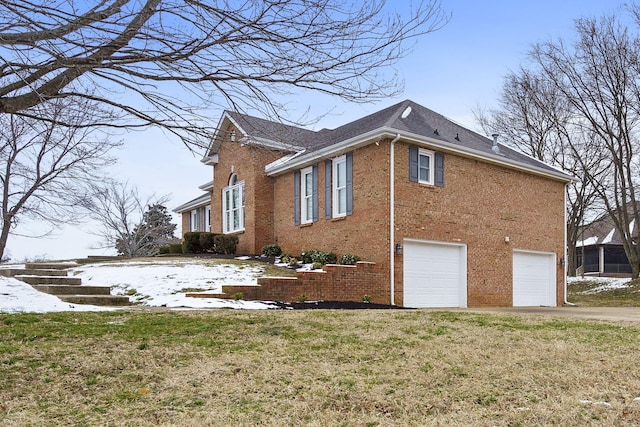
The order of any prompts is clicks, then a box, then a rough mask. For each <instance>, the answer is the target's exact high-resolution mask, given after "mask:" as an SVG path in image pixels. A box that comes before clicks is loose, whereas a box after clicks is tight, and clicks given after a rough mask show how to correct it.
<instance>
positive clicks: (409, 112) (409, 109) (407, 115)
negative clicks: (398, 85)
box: [400, 107, 411, 119]
mask: <svg viewBox="0 0 640 427" xmlns="http://www.w3.org/2000/svg"><path fill="white" fill-rule="evenodd" d="M409 114H411V107H407V108H405V109H404V111H403V112H402V116H400V117H402V118H403V119H406V118H407V117H409Z"/></svg>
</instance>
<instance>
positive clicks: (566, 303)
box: [562, 184, 584, 306]
mask: <svg viewBox="0 0 640 427" xmlns="http://www.w3.org/2000/svg"><path fill="white" fill-rule="evenodd" d="M568 187H569V184H565V186H564V263H563V264H564V265H563V272H564V274H563V276H562V280H563V281H564V298H563V300H564V301H563V303H562V305H565V306H566V305H575V304H573V303H570V302H569V301H567V264H568V262H567V189H568ZM583 233H584V229H583ZM582 245H583V246H582V247H584V235H583V237H582ZM582 269H583V272H584V256H583V257H582Z"/></svg>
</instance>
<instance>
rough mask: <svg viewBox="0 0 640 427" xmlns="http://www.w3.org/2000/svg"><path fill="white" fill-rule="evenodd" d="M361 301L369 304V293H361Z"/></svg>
mask: <svg viewBox="0 0 640 427" xmlns="http://www.w3.org/2000/svg"><path fill="white" fill-rule="evenodd" d="M362 302H364V303H367V304H369V303H370V302H371V295H363V296H362Z"/></svg>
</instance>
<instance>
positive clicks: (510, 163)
mask: <svg viewBox="0 0 640 427" xmlns="http://www.w3.org/2000/svg"><path fill="white" fill-rule="evenodd" d="M399 133H400V135H401V137H402V139H403V140H405V141H409V142H413V143H415V144H427V145H428V146H431V147H436V148H442V149H444V150H446V151H450V152H453V153H456V154H459V155H461V156H464V157H471V158H474V159H480V160H484V161H486V162H489V163H493V164H497V165H500V166H505V167H508V168H510V169H517V170H522V171H526V172H532V173H535V174H536V175H543V176H546V177H547V178H553V179H556V180H559V181H562V182H571V181H575V180H576V178H574V177H572V176H570V175H567V174H566V173H564V172H562V171H559V170H557V169H555V168H553V166H550V165H547V166H549V167H551V168H553V169H554V170H548V169H544V168H541V167H537V166H533V165H526V164H524V163H521V162H518V161H516V160H511V159H507V158H506V157H503V156H500V155H498V154H489V153H485V152H482V151H478V150H474V149H472V148H467V147H460V146H459V145H456V144H452V143H450V142H446V141H441V140H438V139H433V138H429V137H424V136H422V135H416V134H410V133H407V134H403V133H402V132H399ZM521 154H523V153H521ZM523 155H525V156H526V154H523ZM527 157H531V156H527ZM531 158H532V157H531ZM532 159H533V158H532ZM534 160H535V159H534ZM536 161H539V160H536Z"/></svg>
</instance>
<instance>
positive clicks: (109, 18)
mask: <svg viewBox="0 0 640 427" xmlns="http://www.w3.org/2000/svg"><path fill="white" fill-rule="evenodd" d="M447 20H448V16H447V15H446V14H445V13H444V12H443V11H442V9H441V7H440V0H425V1H424V2H423V1H421V2H419V3H418V4H417V6H416V7H415V8H412V9H411V10H406V11H403V13H402V14H400V13H395V14H394V13H389V12H387V5H386V4H385V1H384V0H369V1H364V2H354V3H351V2H344V1H341V0H270V1H262V0H238V1H230V0H226V1H211V0H189V1H184V0H90V1H85V0H82V1H78V0H53V1H51V0H49V1H46V2H45V1H26V0H6V1H3V2H0V113H14V114H23V113H24V111H25V110H27V109H29V108H30V107H33V106H35V105H38V104H39V103H41V102H43V101H46V100H48V99H51V98H78V97H80V98H82V97H85V96H86V95H88V94H91V99H93V100H97V101H100V102H104V103H105V104H108V105H110V106H113V107H117V108H118V109H119V110H121V112H122V113H124V115H125V117H127V121H126V126H144V125H149V124H153V125H159V126H164V127H166V128H167V129H169V130H170V131H171V132H173V133H175V134H176V135H178V136H180V137H181V138H182V139H183V141H185V143H188V144H191V143H199V144H200V145H206V143H207V142H208V141H209V139H210V137H211V135H212V132H213V129H211V128H210V127H206V126H192V125H190V118H192V117H193V116H194V115H198V116H199V117H200V118H202V117H205V116H206V113H207V109H210V108H212V107H218V106H224V107H228V106H229V105H231V106H232V107H233V108H236V109H239V110H246V109H254V108H257V109H259V110H261V111H263V112H265V113H267V114H268V115H269V116H272V117H273V116H275V117H282V114H283V105H281V104H280V103H279V102H278V97H279V95H282V94H287V93H291V92H294V91H300V90H311V91H315V92H320V93H326V94H331V95H336V96H339V97H341V98H343V99H345V100H349V101H355V102H370V101H372V100H374V99H381V98H385V97H388V96H392V95H394V94H396V93H398V91H399V90H401V85H400V82H399V81H398V80H397V76H396V75H395V74H394V73H393V72H392V68H391V67H392V66H393V65H394V64H395V63H396V62H397V61H398V59H400V58H402V57H403V56H404V55H405V54H406V53H407V51H408V48H409V46H407V45H406V43H407V42H409V41H411V40H412V39H416V38H417V37H419V36H422V35H424V34H428V33H430V32H433V31H436V30H438V29H439V28H441V27H442V26H443V25H444V24H446V22H447ZM185 95H188V96H185ZM119 125H120V126H124V125H125V124H124V122H123V121H120V123H119Z"/></svg>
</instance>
